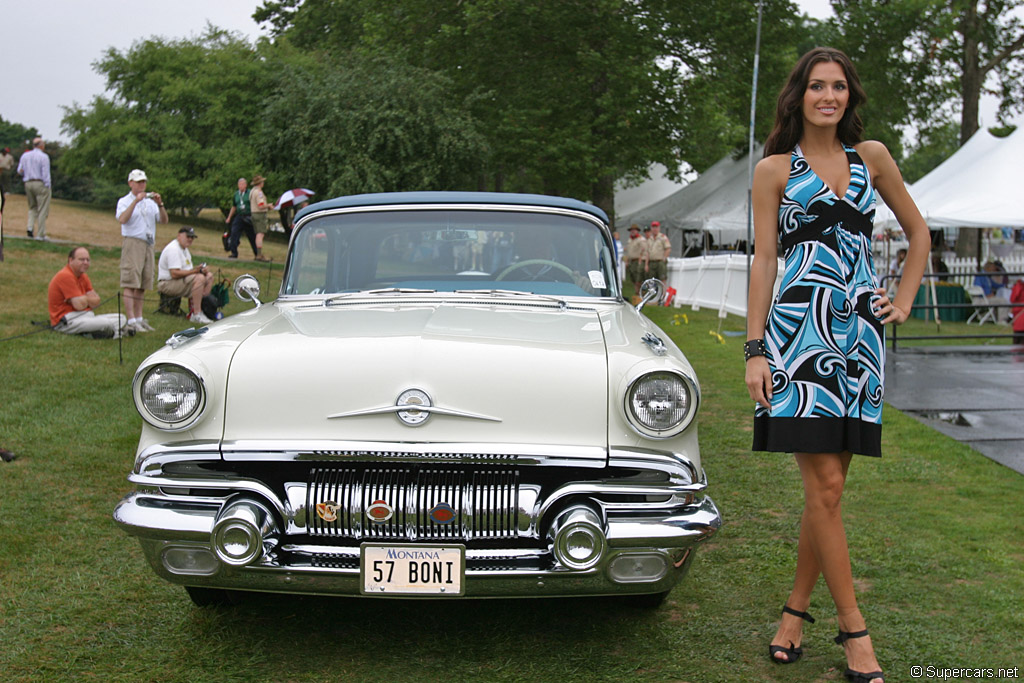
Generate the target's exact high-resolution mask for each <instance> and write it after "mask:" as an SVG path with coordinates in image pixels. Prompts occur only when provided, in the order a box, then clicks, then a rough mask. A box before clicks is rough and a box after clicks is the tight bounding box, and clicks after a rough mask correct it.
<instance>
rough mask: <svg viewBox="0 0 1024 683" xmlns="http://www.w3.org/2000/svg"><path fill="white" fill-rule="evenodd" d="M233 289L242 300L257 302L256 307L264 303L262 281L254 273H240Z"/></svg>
mask: <svg viewBox="0 0 1024 683" xmlns="http://www.w3.org/2000/svg"><path fill="white" fill-rule="evenodd" d="M231 289H232V290H233V291H234V292H235V296H236V297H237V298H238V299H239V300H240V301H251V302H253V303H254V304H256V308H259V307H260V306H262V305H263V302H261V301H260V281H259V280H257V279H256V278H255V277H253V276H252V275H249V274H248V273H246V274H244V275H239V276H238V277H237V278H235V283H234V284H233V285H232V286H231Z"/></svg>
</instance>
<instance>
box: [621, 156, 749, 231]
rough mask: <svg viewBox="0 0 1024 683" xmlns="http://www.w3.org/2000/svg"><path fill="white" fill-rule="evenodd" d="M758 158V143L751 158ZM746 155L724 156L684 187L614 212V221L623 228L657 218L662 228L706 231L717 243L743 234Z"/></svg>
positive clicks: (744, 226) (746, 175) (745, 201)
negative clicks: (636, 207)
mask: <svg viewBox="0 0 1024 683" xmlns="http://www.w3.org/2000/svg"><path fill="white" fill-rule="evenodd" d="M760 157H761V146H760V145H757V146H756V147H755V148H754V158H755V159H759V158H760ZM748 171H749V169H748V163H747V156H743V157H742V158H740V159H733V158H732V157H731V156H726V157H725V158H723V159H720V160H719V161H718V162H717V163H715V164H714V165H713V166H712V167H711V168H709V169H708V170H707V171H705V172H704V173H702V174H701V175H700V177H699V178H697V179H696V180H695V181H693V182H692V183H690V184H689V185H687V186H686V187H684V188H682V189H680V190H678V191H676V192H674V193H672V194H671V195H669V196H667V197H665V198H663V199H662V200H660V201H657V202H655V203H653V204H651V205H649V206H647V207H645V208H642V209H640V210H638V211H635V212H633V213H625V212H622V213H618V214H617V215H616V220H615V224H616V226H617V227H618V228H619V229H624V228H625V227H626V226H628V225H630V224H631V223H639V224H641V225H644V224H649V223H650V222H651V221H660V222H661V226H662V230H664V231H666V232H669V233H670V234H671V232H674V231H678V230H701V231H705V232H710V233H711V234H712V235H713V236H714V238H715V241H716V242H717V243H718V244H726V243H729V242H735V241H736V240H741V239H746V237H747V188H748V186H749V182H750V181H749V173H748Z"/></svg>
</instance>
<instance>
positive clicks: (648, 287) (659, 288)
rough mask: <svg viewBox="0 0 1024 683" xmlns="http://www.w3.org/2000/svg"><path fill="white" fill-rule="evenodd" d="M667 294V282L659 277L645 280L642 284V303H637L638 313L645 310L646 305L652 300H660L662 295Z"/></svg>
mask: <svg viewBox="0 0 1024 683" xmlns="http://www.w3.org/2000/svg"><path fill="white" fill-rule="evenodd" d="M663 296H665V283H664V282H662V281H661V280H659V279H657V278H653V277H652V278H650V279H649V280H644V283H643V284H642V285H640V297H641V299H640V303H638V304H637V305H636V310H637V313H639V312H640V311H642V310H643V308H644V306H646V305H647V303H648V302H650V301H660V300H661V297H663Z"/></svg>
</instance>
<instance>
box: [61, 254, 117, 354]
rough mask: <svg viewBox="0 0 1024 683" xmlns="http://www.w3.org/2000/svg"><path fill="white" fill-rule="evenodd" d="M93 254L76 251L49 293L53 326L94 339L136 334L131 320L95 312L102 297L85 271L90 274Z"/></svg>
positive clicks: (66, 332) (70, 255)
mask: <svg viewBox="0 0 1024 683" xmlns="http://www.w3.org/2000/svg"><path fill="white" fill-rule="evenodd" d="M89 263H90V260H89V250H88V249H86V248H85V247H72V248H71V251H70V252H68V263H67V265H66V266H64V267H63V268H61V269H60V270H59V271H58V272H57V274H56V275H54V276H53V279H52V280H50V286H49V288H48V289H47V299H48V302H47V303H48V307H49V311H50V325H51V326H52V327H53V329H55V330H56V331H58V332H63V333H64V334H87V335H91V336H92V337H94V338H104V337H106V338H109V337H114V338H115V339H116V338H117V337H120V336H121V334H122V332H123V333H125V334H134V331H133V330H132V329H131V328H130V327H128V326H127V320H125V317H124V316H123V315H120V314H119V313H103V314H101V315H96V314H95V313H93V312H92V309H93V308H95V307H97V306H99V305H100V295H99V294H97V293H96V290H95V289H93V288H92V282H90V281H89V276H88V275H86V274H85V271H87V270H89Z"/></svg>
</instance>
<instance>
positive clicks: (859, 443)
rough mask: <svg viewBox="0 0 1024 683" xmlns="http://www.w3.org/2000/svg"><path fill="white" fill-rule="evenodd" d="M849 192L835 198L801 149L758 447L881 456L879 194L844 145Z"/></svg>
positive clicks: (782, 231)
mask: <svg viewBox="0 0 1024 683" xmlns="http://www.w3.org/2000/svg"><path fill="white" fill-rule="evenodd" d="M845 150H846V158H847V160H848V161H849V164H850V185H849V187H848V188H847V190H846V194H845V195H844V196H842V197H837V196H836V195H835V194H834V193H833V192H832V190H831V189H829V187H828V185H826V184H825V183H824V182H823V181H822V180H821V178H819V177H818V176H817V175H816V174H815V173H814V171H813V170H811V167H810V164H808V163H807V160H806V159H805V158H804V156H803V153H802V152H801V151H800V148H799V146H798V147H797V148H796V149H795V150H793V154H792V157H791V161H790V170H789V181H788V182H787V183H786V191H785V193H784V195H783V197H782V202H781V205H780V206H779V237H780V240H781V244H782V251H783V253H784V254H785V259H786V267H785V271H784V273H783V277H782V284H781V286H780V288H779V294H778V296H777V297H776V298H775V301H774V302H773V303H772V307H771V311H770V312H769V313H768V321H767V325H766V327H765V345H766V346H767V348H768V354H767V356H768V365H769V366H770V367H771V373H772V400H771V404H772V407H771V411H769V410H767V409H766V408H764V407H762V406H760V405H758V406H757V408H756V410H755V413H754V450H756V451H782V452H787V453H794V452H795V453H839V452H842V451H850V452H852V453H860V454H863V455H871V456H880V455H881V434H882V383H883V374H884V368H885V344H884V342H885V340H884V335H883V332H882V324H881V322H880V321H879V319H878V318H876V317H875V316H874V315H873V314H872V312H871V301H872V299H873V298H874V297H875V294H874V289H875V287H876V286H877V285H876V281H875V275H874V272H875V271H874V264H873V261H872V258H871V227H872V222H873V220H874V215H875V193H874V190H873V189H872V187H871V177H870V174H869V172H868V169H867V167H866V166H865V165H864V161H863V160H862V159H861V158H860V156H859V155H858V154H857V152H856V151H855V150H854V149H853V147H849V146H845Z"/></svg>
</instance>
